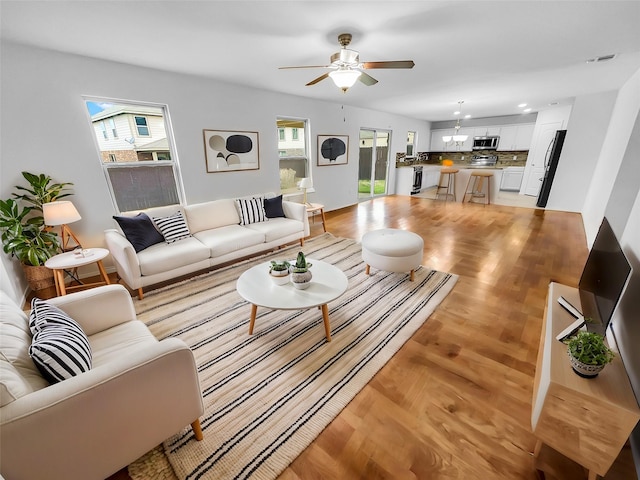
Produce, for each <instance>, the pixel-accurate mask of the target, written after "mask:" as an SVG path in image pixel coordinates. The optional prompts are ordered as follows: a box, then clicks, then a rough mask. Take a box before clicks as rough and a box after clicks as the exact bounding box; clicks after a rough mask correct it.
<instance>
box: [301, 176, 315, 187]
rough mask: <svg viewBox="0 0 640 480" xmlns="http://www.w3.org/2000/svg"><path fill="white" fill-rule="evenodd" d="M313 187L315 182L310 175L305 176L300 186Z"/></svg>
mask: <svg viewBox="0 0 640 480" xmlns="http://www.w3.org/2000/svg"><path fill="white" fill-rule="evenodd" d="M311 187H313V182H312V181H311V179H310V178H309V177H305V178H303V179H302V180H300V188H311Z"/></svg>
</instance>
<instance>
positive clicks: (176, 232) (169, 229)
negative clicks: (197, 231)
mask: <svg viewBox="0 0 640 480" xmlns="http://www.w3.org/2000/svg"><path fill="white" fill-rule="evenodd" d="M153 222H154V223H155V224H156V226H157V227H158V230H160V233H162V236H163V237H164V240H165V242H167V243H173V242H176V241H178V240H183V239H185V238H189V237H190V236H191V232H190V231H189V227H188V226H187V222H186V221H185V219H184V217H183V216H182V212H181V211H180V210H178V211H177V212H176V213H174V214H173V215H169V216H168V217H153Z"/></svg>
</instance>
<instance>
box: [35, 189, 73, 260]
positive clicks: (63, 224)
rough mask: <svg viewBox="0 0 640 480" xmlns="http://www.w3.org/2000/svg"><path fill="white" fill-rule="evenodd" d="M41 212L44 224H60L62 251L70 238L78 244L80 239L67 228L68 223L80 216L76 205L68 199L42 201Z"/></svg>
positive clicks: (65, 248) (66, 248)
mask: <svg viewBox="0 0 640 480" xmlns="http://www.w3.org/2000/svg"><path fill="white" fill-rule="evenodd" d="M42 214H43V216H44V223H45V225H51V226H57V225H60V230H61V232H60V233H61V234H62V244H61V247H62V251H63V252H66V251H67V250H68V249H69V248H68V243H69V240H70V238H73V240H74V241H75V242H76V243H77V244H78V246H79V247H81V246H82V245H80V240H78V237H76V236H75V235H74V234H73V232H72V231H71V229H70V228H69V225H67V224H69V223H73V222H77V221H78V220H80V219H81V218H82V217H81V216H80V214H79V213H78V210H76V207H75V206H74V205H73V203H71V202H70V201H68V200H60V201H56V202H49V203H44V204H43V205H42Z"/></svg>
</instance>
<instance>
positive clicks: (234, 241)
mask: <svg viewBox="0 0 640 480" xmlns="http://www.w3.org/2000/svg"><path fill="white" fill-rule="evenodd" d="M263 223H269V222H263ZM256 225H257V224H256ZM194 237H196V238H197V239H198V240H199V241H200V242H202V243H203V244H204V245H206V246H207V247H208V248H209V251H210V252H211V256H212V257H221V256H222V255H226V254H228V253H232V252H235V251H238V250H242V249H243V248H248V247H252V246H254V245H258V244H260V243H264V234H263V233H261V232H258V231H255V230H251V229H249V228H247V227H241V226H240V225H229V226H228V227H220V228H216V229H214V230H206V231H204V232H199V233H196V234H195V235H194Z"/></svg>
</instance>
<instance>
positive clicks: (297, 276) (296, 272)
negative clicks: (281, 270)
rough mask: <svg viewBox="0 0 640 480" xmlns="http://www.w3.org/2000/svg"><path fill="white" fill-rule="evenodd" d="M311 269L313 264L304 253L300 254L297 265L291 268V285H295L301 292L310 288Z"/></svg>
mask: <svg viewBox="0 0 640 480" xmlns="http://www.w3.org/2000/svg"><path fill="white" fill-rule="evenodd" d="M310 267H311V263H309V262H307V259H306V258H305V256H304V253H302V252H299V253H298V257H297V258H296V263H295V264H294V265H293V266H292V267H291V283H293V286H294V287H296V288H298V289H300V290H304V289H305V288H309V285H311V277H312V275H311V272H310V271H309V268H310Z"/></svg>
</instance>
